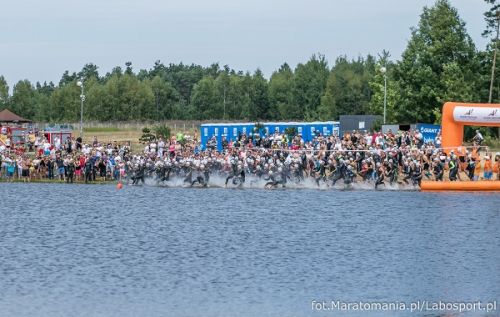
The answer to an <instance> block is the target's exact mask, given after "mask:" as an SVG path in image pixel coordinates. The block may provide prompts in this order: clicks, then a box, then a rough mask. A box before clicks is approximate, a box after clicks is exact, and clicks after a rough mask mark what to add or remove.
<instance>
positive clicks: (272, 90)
mask: <svg viewBox="0 0 500 317" xmlns="http://www.w3.org/2000/svg"><path fill="white" fill-rule="evenodd" d="M292 89H293V70H292V69H291V68H290V66H288V64H287V63H285V64H283V65H282V66H281V67H280V69H279V70H278V71H276V72H274V73H273V74H272V75H271V79H270V80H269V103H270V105H269V108H270V119H300V117H301V110H300V109H298V106H297V104H295V103H294V102H293V91H292ZM273 114H274V115H273Z"/></svg>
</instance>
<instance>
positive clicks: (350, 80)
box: [318, 55, 375, 120]
mask: <svg viewBox="0 0 500 317" xmlns="http://www.w3.org/2000/svg"><path fill="white" fill-rule="evenodd" d="M374 69H375V61H374V58H373V57H372V56H370V55H369V56H368V57H367V58H366V59H363V58H361V57H360V58H358V59H357V60H351V61H349V60H348V59H347V58H346V57H345V56H342V57H339V58H337V60H336V61H335V66H334V67H333V69H332V71H331V72H330V74H329V77H328V81H327V84H326V89H325V93H324V95H323V96H322V98H321V106H320V108H319V110H318V112H319V117H320V118H321V119H323V120H331V119H336V118H338V116H339V115H343V114H363V113H367V112H369V103H370V99H371V94H372V92H371V89H370V84H369V83H370V80H371V79H372V77H373V73H374Z"/></svg>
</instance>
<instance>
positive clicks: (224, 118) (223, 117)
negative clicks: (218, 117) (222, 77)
mask: <svg viewBox="0 0 500 317" xmlns="http://www.w3.org/2000/svg"><path fill="white" fill-rule="evenodd" d="M223 103H224V114H223V115H222V119H223V120H226V83H224V100H223Z"/></svg>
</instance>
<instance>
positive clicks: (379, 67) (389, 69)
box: [368, 50, 397, 123]
mask: <svg viewBox="0 0 500 317" xmlns="http://www.w3.org/2000/svg"><path fill="white" fill-rule="evenodd" d="M389 56H390V55H389V52H387V51H385V50H384V51H383V52H382V54H381V55H380V56H379V60H378V61H377V64H376V67H375V74H374V76H373V77H372V79H371V81H370V88H371V90H372V97H371V100H370V105H369V111H368V112H369V114H378V115H381V116H383V115H384V95H385V92H384V88H385V87H384V86H385V83H384V79H385V78H387V108H386V122H387V123H395V122H396V114H395V112H394V107H395V105H396V99H397V90H396V89H397V87H396V82H395V81H394V76H393V73H394V71H393V70H394V67H395V66H394V64H393V63H391V61H390V60H389ZM384 68H385V73H384V72H383V69H384Z"/></svg>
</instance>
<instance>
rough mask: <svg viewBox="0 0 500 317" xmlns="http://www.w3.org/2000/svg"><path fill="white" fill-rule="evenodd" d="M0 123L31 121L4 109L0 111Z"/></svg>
mask: <svg viewBox="0 0 500 317" xmlns="http://www.w3.org/2000/svg"><path fill="white" fill-rule="evenodd" d="M0 122H31V120H28V119H24V118H23V117H20V116H18V115H17V114H15V113H14V112H12V111H10V110H9V109H4V110H2V111H0Z"/></svg>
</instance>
